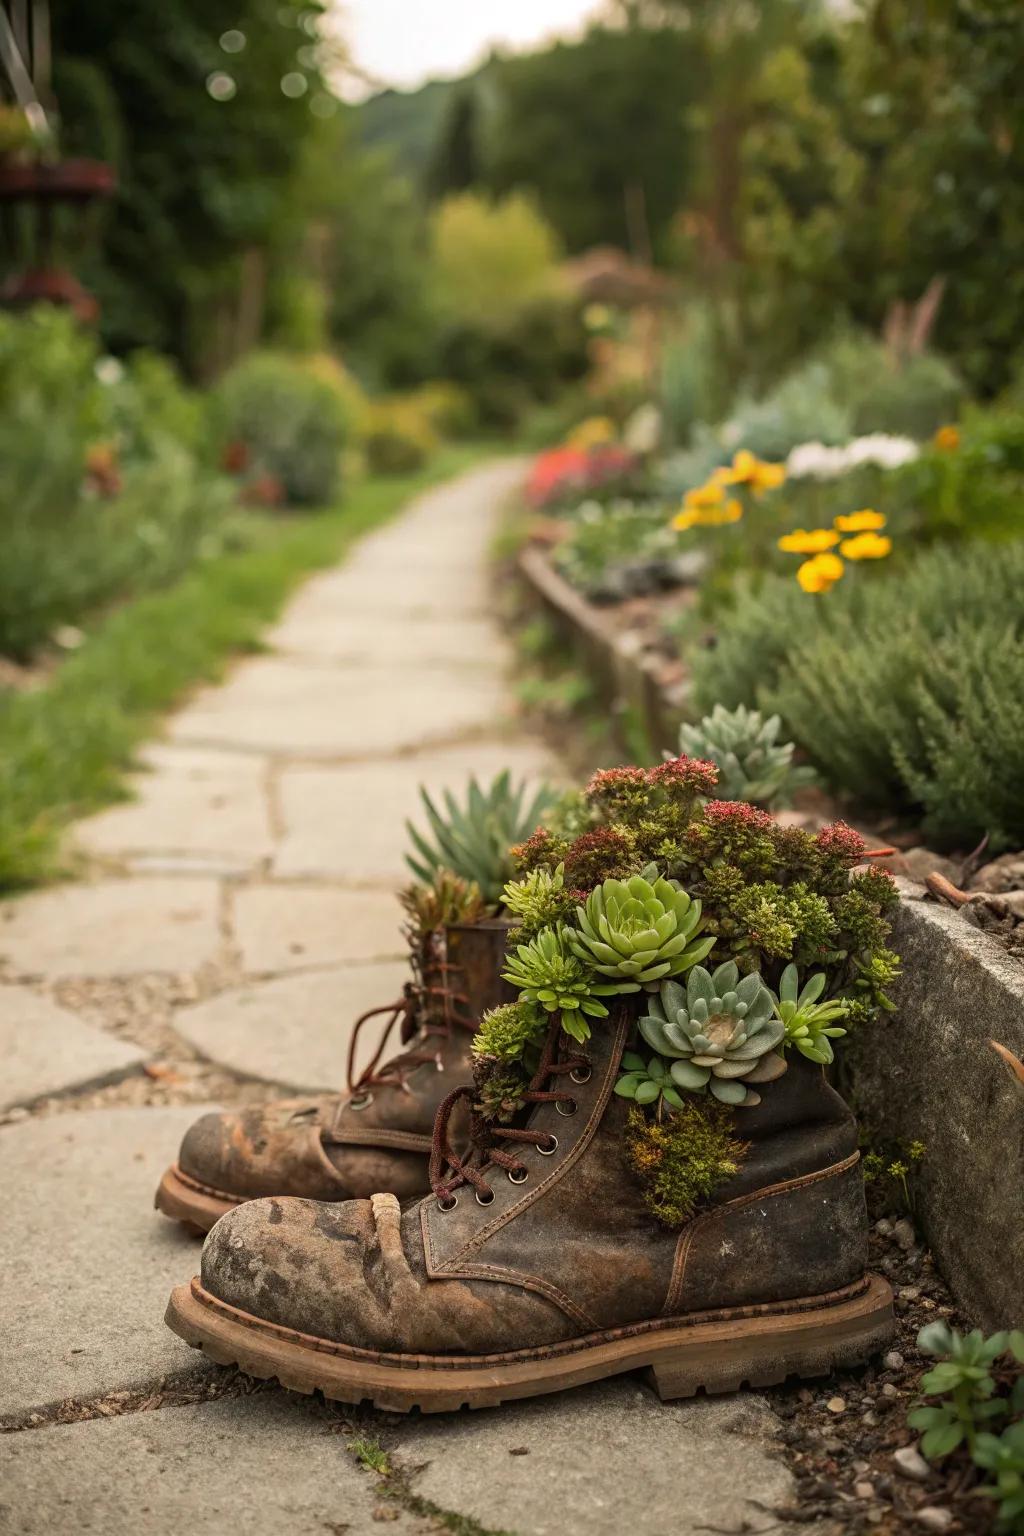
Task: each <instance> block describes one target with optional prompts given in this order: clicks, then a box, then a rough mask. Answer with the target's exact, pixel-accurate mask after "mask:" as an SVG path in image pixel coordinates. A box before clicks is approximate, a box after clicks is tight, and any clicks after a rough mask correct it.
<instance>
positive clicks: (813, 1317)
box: [645, 1275, 895, 1402]
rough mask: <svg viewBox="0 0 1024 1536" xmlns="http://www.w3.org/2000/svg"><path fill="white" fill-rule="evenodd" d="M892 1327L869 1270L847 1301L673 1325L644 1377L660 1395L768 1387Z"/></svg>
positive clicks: (870, 1344)
mask: <svg viewBox="0 0 1024 1536" xmlns="http://www.w3.org/2000/svg"><path fill="white" fill-rule="evenodd" d="M894 1327H895V1323H894V1319H893V1310H892V1291H891V1289H890V1287H889V1285H888V1284H887V1282H886V1281H885V1280H882V1279H881V1278H880V1277H879V1276H877V1275H869V1276H868V1286H867V1288H866V1290H865V1291H863V1292H862V1293H861V1294H860V1295H859V1296H857V1297H855V1298H853V1299H852V1300H849V1301H844V1302H841V1303H834V1304H831V1305H828V1304H823V1305H822V1306H820V1307H812V1308H808V1309H807V1310H806V1311H803V1312H794V1313H789V1314H783V1315H776V1316H774V1317H770V1316H762V1317H755V1318H744V1319H736V1320H734V1321H733V1322H726V1323H696V1324H694V1325H692V1326H690V1327H687V1328H680V1329H678V1330H674V1331H673V1333H672V1334H671V1335H670V1336H669V1337H666V1338H665V1340H664V1343H663V1346H662V1349H661V1351H660V1352H659V1353H658V1354H656V1355H655V1356H654V1358H652V1360H651V1362H650V1365H649V1367H648V1369H647V1371H646V1372H645V1379H646V1381H647V1382H648V1384H649V1385H650V1386H652V1387H653V1388H654V1390H655V1392H657V1394H658V1396H659V1397H660V1398H661V1400H662V1402H670V1401H672V1399H674V1398H679V1397H693V1396H694V1394H695V1393H697V1392H699V1391H701V1390H702V1389H703V1391H705V1392H708V1393H712V1392H736V1391H738V1390H739V1389H740V1388H741V1387H745V1386H748V1387H768V1386H773V1385H774V1384H775V1383H777V1382H781V1381H785V1380H786V1379H787V1377H790V1376H800V1377H809V1376H828V1375H830V1374H831V1372H833V1371H835V1370H839V1369H844V1368H846V1367H849V1366H853V1365H860V1364H862V1363H863V1362H864V1361H865V1360H867V1359H868V1358H869V1357H870V1356H871V1355H873V1354H875V1353H877V1352H878V1351H879V1350H881V1349H884V1347H885V1346H886V1344H888V1343H889V1341H890V1339H891V1338H892V1335H893V1330H894Z"/></svg>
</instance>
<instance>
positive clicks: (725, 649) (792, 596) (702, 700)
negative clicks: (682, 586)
mask: <svg viewBox="0 0 1024 1536" xmlns="http://www.w3.org/2000/svg"><path fill="white" fill-rule="evenodd" d="M1022 582H1024V544H1020V543H1016V544H1007V545H1003V546H1000V547H998V548H994V547H988V546H986V545H983V544H975V545H971V546H968V547H966V548H963V549H958V550H950V549H942V548H937V549H933V550H928V551H926V552H923V553H921V554H920V555H919V557H918V558H917V560H916V561H915V562H914V564H912V565H911V566H910V567H909V568H905V569H904V570H903V571H901V572H900V573H899V576H898V577H896V576H883V575H881V574H879V576H878V578H877V579H876V580H872V581H869V582H864V583H861V582H857V583H853V582H851V583H849V584H848V585H847V586H846V587H845V588H844V587H843V585H842V584H840V586H838V587H836V588H834V589H833V590H832V591H831V592H829V593H827V594H826V595H824V596H822V597H818V598H809V597H808V596H807V595H806V594H804V593H803V592H801V591H800V590H799V588H797V587H796V586H795V584H793V583H791V582H788V581H782V580H773V581H771V582H769V583H766V585H765V587H764V589H763V591H762V592H761V593H760V595H758V596H756V597H755V596H748V597H747V598H746V599H745V600H744V601H743V602H741V603H739V604H738V605H737V607H736V609H735V611H734V612H733V613H732V614H731V615H730V616H729V618H728V619H727V620H726V621H725V623H724V624H723V625H722V626H721V629H720V632H719V635H718V639H717V642H716V644H715V646H714V648H713V649H710V650H706V651H703V652H700V653H698V654H697V655H696V657H695V658H694V687H695V695H696V701H697V704H698V707H700V708H703V709H710V708H711V707H712V706H713V705H714V704H716V703H721V704H723V705H725V706H726V707H735V706H736V705H738V704H741V703H744V702H746V701H748V700H750V699H751V698H755V699H756V700H757V702H758V704H759V705H760V706H761V707H762V708H763V709H766V710H771V711H776V712H778V713H779V714H781V716H782V718H783V721H784V723H785V728H786V730H787V732H788V733H789V734H791V735H792V736H793V738H794V739H795V740H796V742H797V743H798V744H799V745H800V746H802V747H803V748H804V749H805V750H806V751H807V753H808V754H809V756H810V757H811V759H812V760H813V761H814V762H815V763H816V764H817V765H818V766H819V767H820V768H821V770H822V771H823V773H824V775H825V777H826V778H827V779H828V781H829V782H830V783H831V784H833V785H834V786H835V787H836V788H838V789H843V790H848V791H850V792H851V793H853V794H855V795H857V796H858V797H859V798H861V799H862V800H865V801H867V802H870V803H872V804H875V805H878V806H882V807H885V808H887V809H890V810H893V811H897V812H903V813H908V814H913V815H915V816H923V818H924V824H925V827H926V828H927V830H928V831H929V832H930V833H931V834H933V835H934V836H935V837H936V838H939V839H942V840H943V841H945V842H948V843H951V844H957V845H960V846H972V845H973V844H974V843H976V842H977V841H978V840H979V839H980V838H981V837H982V835H983V834H985V833H988V835H989V838H990V845H991V846H992V847H993V848H998V847H1005V846H1013V847H1018V846H1020V844H1021V842H1022V841H1024V799H1022V797H1021V794H1020V785H1021V783H1024V646H1022V638H1024V611H1022V609H1021V604H1020V592H1021V585H1022Z"/></svg>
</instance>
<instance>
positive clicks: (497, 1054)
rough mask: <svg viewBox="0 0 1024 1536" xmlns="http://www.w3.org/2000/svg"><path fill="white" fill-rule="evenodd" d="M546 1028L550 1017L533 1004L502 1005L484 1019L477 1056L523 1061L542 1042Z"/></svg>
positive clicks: (475, 1044)
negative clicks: (524, 1055) (523, 1056)
mask: <svg viewBox="0 0 1024 1536" xmlns="http://www.w3.org/2000/svg"><path fill="white" fill-rule="evenodd" d="M546 1029H547V1020H546V1018H544V1017H543V1015H542V1014H541V1013H540V1012H539V1011H538V1009H536V1008H533V1007H531V1006H530V1004H529V1003H524V1002H522V1001H519V1002H517V1003H502V1005H501V1007H500V1008H491V1009H490V1010H489V1011H488V1012H487V1013H485V1014H484V1016H483V1018H482V1019H481V1020H480V1030H479V1033H478V1034H476V1035H475V1036H474V1037H473V1054H474V1056H481V1057H494V1058H495V1059H496V1060H498V1061H519V1060H520V1059H521V1057H522V1055H523V1053H524V1051H525V1050H526V1048H527V1047H528V1046H530V1045H538V1044H539V1043H540V1040H541V1038H542V1037H543V1035H544V1032H545V1030H546Z"/></svg>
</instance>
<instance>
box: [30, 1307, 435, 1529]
mask: <svg viewBox="0 0 1024 1536" xmlns="http://www.w3.org/2000/svg"><path fill="white" fill-rule="evenodd" d="M168 1337H170V1334H168ZM337 1427H338V1428H340V1426H337ZM346 1438H347V1437H346V1435H345V1434H344V1433H343V1432H342V1433H337V1432H335V1431H333V1430H332V1426H331V1425H330V1424H329V1423H328V1422H327V1421H326V1419H325V1418H324V1416H323V1415H318V1414H317V1412H316V1410H315V1408H313V1407H312V1405H310V1404H309V1403H306V1402H302V1401H301V1400H298V1399H294V1398H285V1397H284V1395H283V1394H281V1395H280V1396H277V1395H267V1396H264V1395H259V1396H256V1397H248V1398H232V1399H228V1400H225V1401H221V1402H212V1403H205V1404H202V1405H197V1406H191V1405H189V1406H186V1407H179V1408H163V1409H160V1410H158V1411H156V1412H150V1413H132V1414H124V1415H122V1416H120V1417H118V1418H112V1419H92V1420H89V1421H87V1422H86V1423H82V1424H65V1425H58V1426H55V1427H53V1428H44V1429H34V1430H28V1431H26V1432H25V1433H23V1434H19V1435H5V1436H4V1437H3V1438H2V1439H0V1528H2V1529H3V1530H4V1532H5V1533H8V1536H54V1533H61V1532H66V1531H72V1530H74V1531H89V1532H96V1533H99V1532H102V1533H103V1536H140V1533H145V1536H183V1533H184V1532H188V1533H189V1536H225V1533H228V1532H231V1531H237V1532H244V1533H245V1536H342V1533H346V1536H368V1533H369V1532H371V1531H374V1530H378V1529H384V1530H389V1531H395V1532H397V1533H399V1536H401V1533H403V1532H413V1531H423V1529H424V1526H423V1524H422V1522H420V1521H415V1520H413V1519H412V1518H411V1517H409V1516H406V1515H400V1516H399V1518H398V1519H397V1520H392V1519H391V1514H392V1511H393V1510H394V1509H395V1506H394V1505H392V1504H390V1501H385V1500H383V1499H382V1498H381V1497H380V1496H379V1495H378V1494H377V1492H376V1486H377V1485H376V1479H375V1478H374V1477H372V1476H371V1475H369V1474H368V1473H367V1472H365V1471H364V1470H363V1469H362V1468H361V1467H360V1466H359V1464H358V1463H357V1462H356V1461H355V1459H354V1457H353V1456H352V1455H351V1453H350V1452H349V1451H348V1450H347V1449H346ZM385 1503H387V1506H388V1514H387V1517H386V1520H387V1523H386V1524H384V1525H383V1526H381V1525H379V1524H378V1520H379V1519H380V1517H379V1516H378V1517H377V1518H375V1511H376V1510H378V1509H380V1508H381V1506H382V1505H385Z"/></svg>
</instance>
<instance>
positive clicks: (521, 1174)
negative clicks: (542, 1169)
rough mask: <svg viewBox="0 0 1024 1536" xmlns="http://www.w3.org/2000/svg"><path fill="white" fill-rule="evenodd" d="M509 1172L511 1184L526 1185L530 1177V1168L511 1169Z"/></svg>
mask: <svg viewBox="0 0 1024 1536" xmlns="http://www.w3.org/2000/svg"><path fill="white" fill-rule="evenodd" d="M507 1172H508V1181H509V1183H510V1184H525V1183H526V1181H527V1179H528V1178H529V1177H530V1170H529V1168H509V1169H508V1170H507Z"/></svg>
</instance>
